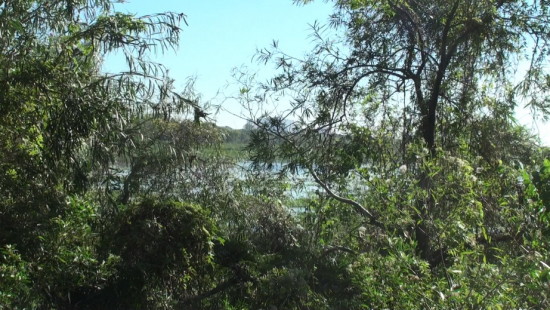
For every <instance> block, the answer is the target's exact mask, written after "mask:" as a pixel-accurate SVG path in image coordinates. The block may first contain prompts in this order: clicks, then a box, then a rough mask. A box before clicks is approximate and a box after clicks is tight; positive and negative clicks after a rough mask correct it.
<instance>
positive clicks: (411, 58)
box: [242, 0, 550, 308]
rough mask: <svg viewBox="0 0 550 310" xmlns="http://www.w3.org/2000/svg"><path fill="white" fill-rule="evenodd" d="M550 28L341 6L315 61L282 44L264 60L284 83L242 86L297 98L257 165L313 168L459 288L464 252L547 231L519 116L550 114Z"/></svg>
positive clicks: (376, 227) (529, 20) (379, 6)
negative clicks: (519, 110)
mask: <svg viewBox="0 0 550 310" xmlns="http://www.w3.org/2000/svg"><path fill="white" fill-rule="evenodd" d="M302 2H307V1H302ZM549 18H550V15H549V14H548V4H547V3H546V2H545V1H450V2H449V1H422V0H414V1H386V0H381V1H376V0H374V1H361V0H358V1H354V0H350V1H335V13H334V14H333V15H332V17H331V20H330V26H331V27H330V28H327V27H323V26H319V25H318V24H315V25H313V36H314V38H315V39H316V40H317V42H318V44H317V46H316V47H315V48H314V50H313V51H312V52H311V53H310V54H308V55H307V56H306V58H305V59H303V60H302V59H298V58H295V57H292V56H290V55H287V54H285V53H284V52H282V51H280V50H278V49H277V45H276V44H274V46H273V48H271V49H264V50H261V51H260V52H259V53H258V59H259V60H260V61H264V62H269V61H271V60H273V61H274V63H275V64H276V66H277V67H278V68H279V70H280V74H278V75H277V76H275V77H274V78H273V79H271V80H270V81H269V82H268V83H265V84H262V85H259V86H258V87H257V88H256V89H257V90H258V93H259V96H253V95H249V93H252V90H253V89H254V85H249V84H248V82H246V81H243V83H244V85H243V87H242V89H246V90H248V91H247V92H245V94H244V95H243V100H245V101H247V100H248V101H250V100H252V101H254V100H257V101H260V102H263V101H265V100H269V99H271V98H274V97H275V98H285V99H287V100H288V98H292V100H291V106H290V108H289V110H288V111H285V112H284V113H283V114H281V115H269V116H268V115H264V116H263V117H260V118H252V119H251V121H252V122H253V123H254V124H255V125H256V126H257V127H258V129H259V130H257V131H255V132H253V133H252V137H251V143H250V146H249V148H250V149H251V150H253V151H254V154H253V159H254V160H255V162H257V163H268V164H269V163H270V162H272V161H275V160H281V161H283V162H285V166H286V168H287V169H288V170H289V171H296V170H297V169H299V168H302V169H306V170H307V171H309V173H310V175H311V176H312V178H313V179H314V180H315V181H316V183H317V184H318V185H319V187H320V188H321V189H322V190H323V191H324V192H325V193H326V194H327V195H328V196H329V197H331V198H332V199H333V200H334V201H335V202H334V206H339V207H342V206H348V207H351V208H352V209H354V210H355V211H356V212H357V213H358V214H359V215H360V216H361V217H362V218H363V219H364V222H365V223H366V224H368V229H367V234H384V235H389V236H397V238H398V239H399V240H401V239H405V240H407V242H409V243H410V244H412V245H413V246H414V248H416V255H418V257H419V258H421V259H422V260H423V261H425V262H428V263H429V264H430V266H431V268H432V272H433V273H434V274H435V275H438V276H442V277H446V278H447V279H451V278H452V275H451V273H450V271H449V270H450V269H449V268H451V267H450V266H453V264H455V265H454V266H455V267H456V266H459V265H458V264H457V260H458V257H459V256H460V255H459V253H466V252H468V251H470V250H472V249H473V250H474V252H475V253H482V254H480V256H478V257H487V256H491V257H493V258H495V256H494V253H493V254H491V253H490V251H489V250H488V249H489V247H490V246H494V247H496V248H499V249H501V250H502V251H510V250H511V249H513V248H516V249H517V245H518V244H521V239H522V238H528V237H527V236H528V235H531V234H536V233H535V231H539V232H540V226H539V225H542V224H541V223H540V222H539V224H534V222H531V220H530V219H531V218H533V216H534V215H533V213H532V212H534V211H533V210H534V209H533V208H534V206H533V201H529V200H526V185H525V183H522V182H527V181H522V182H520V183H518V181H517V180H518V178H519V179H521V180H528V179H529V178H530V177H528V175H529V172H532V171H534V169H535V167H536V163H540V162H541V161H540V157H538V155H537V154H539V153H538V150H537V147H536V145H535V143H534V142H533V141H532V140H531V138H530V137H529V135H528V134H527V132H526V131H525V130H524V129H522V128H521V127H519V126H517V125H516V124H515V121H514V109H515V107H517V106H518V105H520V104H523V103H527V104H528V105H529V106H530V107H531V108H533V109H535V110H539V111H542V114H543V115H547V112H548V98H549V97H548V93H549V86H550V85H549V84H548V73H547V72H546V71H545V69H544V68H545V66H546V64H547V61H548V58H547V55H548V53H547V51H548V47H549V46H548V43H549V41H548V40H549V35H548V34H549V33H550V31H549V30H550V29H549V28H548V27H549V25H550V23H549ZM331 31H332V32H331ZM324 33H328V35H329V37H328V38H326V37H325V36H324ZM330 35H332V36H330ZM247 106H253V105H251V104H250V103H247ZM251 115H254V113H251ZM289 120H291V121H289ZM351 184H356V186H352V185H351ZM357 184H359V185H362V186H357ZM531 197H532V198H530V199H534V197H535V196H531ZM512 206H513V207H512ZM342 212H343V211H342ZM512 214H513V216H512ZM510 216H512V217H513V218H514V220H512V219H511V217H510ZM527 223H531V224H533V225H531V224H527ZM512 231H513V232H514V233H509V232H512ZM529 238H530V237H529ZM379 242H380V241H379ZM400 244H401V243H400ZM379 246H380V247H386V246H388V245H387V244H385V243H384V242H383V241H382V244H380V245H379ZM478 251H479V252H478ZM530 251H535V250H534V249H533V248H530V249H529V250H528V252H529V253H532V252H530ZM512 252H513V253H514V254H512V256H511V257H512V258H511V260H519V259H520V257H522V258H525V255H526V253H520V252H517V251H512ZM508 253H511V252H508ZM496 261H498V259H496V258H495V260H494V261H493V262H495V263H496ZM526 261H527V260H526ZM400 263H401V262H400ZM501 263H502V261H501ZM470 264H473V262H470ZM529 264H530V267H525V266H524V267H525V268H534V269H537V268H541V267H540V266H536V263H535V262H534V261H531V263H529ZM529 264H527V265H529ZM499 266H501V267H502V265H499ZM470 267H471V265H469V267H465V266H460V267H457V268H470ZM516 267H517V266H516ZM399 268H404V267H403V266H400V267H399ZM407 268H411V269H412V270H417V269H418V268H420V267H419V266H418V265H416V266H409V267H407ZM503 268H504V267H503ZM510 268H511V269H513V268H514V267H510ZM518 268H519V267H518ZM522 268H523V267H522ZM420 269H422V268H420ZM504 269H505V268H504ZM504 269H503V270H504ZM442 270H443V273H439V272H441V271H442ZM449 281H450V282H452V281H451V280H449ZM450 282H449V283H450ZM419 287H420V286H419ZM452 287H453V286H452V285H451V284H449V291H452V289H451V288H452ZM471 289H472V291H475V290H479V291H483V290H486V294H489V293H488V292H494V291H495V290H496V289H495V290H493V291H491V288H490V286H487V287H485V288H481V287H477V288H474V287H473V286H472V287H471ZM516 289H517V290H518V291H519V288H518V287H516ZM539 289H541V288H540V287H539ZM420 295H422V293H420V291H419V296H420ZM482 295H483V294H482ZM468 296H472V295H468ZM487 296H488V295H487ZM518 296H519V297H517V298H519V299H518V300H519V301H518V300H516V301H517V302H518V303H521V302H524V300H522V299H521V298H523V297H521V296H520V295H518ZM488 299H489V298H487V299H483V300H484V302H485V301H487V300H488ZM371 302H372V300H371ZM461 302H465V303H468V302H470V301H466V300H462V301H461ZM487 302H488V301H487ZM428 303H429V302H428ZM470 305H471V304H470ZM516 305H517V304H516ZM402 306H403V305H402ZM375 307H376V306H375ZM379 307H382V308H385V307H390V308H399V306H398V305H397V304H391V303H390V304H380V305H379Z"/></svg>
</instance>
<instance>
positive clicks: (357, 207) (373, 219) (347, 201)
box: [308, 167, 384, 228]
mask: <svg viewBox="0 0 550 310" xmlns="http://www.w3.org/2000/svg"><path fill="white" fill-rule="evenodd" d="M308 171H309V173H311V175H312V176H313V179H314V180H315V182H316V183H317V184H319V185H320V186H321V187H322V188H323V189H324V190H325V191H326V192H327V193H328V194H329V196H330V197H332V198H333V199H335V200H337V201H339V202H342V203H345V204H348V205H351V206H352V207H354V208H355V210H356V211H357V212H358V213H360V214H361V215H363V216H365V217H367V218H368V219H369V220H370V224H372V225H375V226H377V227H380V228H384V225H382V223H380V222H379V221H378V219H377V218H376V216H374V215H373V214H372V213H371V212H370V211H369V210H367V208H365V207H364V206H363V205H362V204H360V203H359V202H357V201H355V200H353V199H349V198H344V197H342V196H340V195H338V194H336V193H335V192H334V191H333V190H332V189H330V187H329V186H328V185H327V184H326V183H325V182H323V181H322V180H321V179H320V178H319V176H318V175H317V173H315V171H314V170H313V168H311V167H308Z"/></svg>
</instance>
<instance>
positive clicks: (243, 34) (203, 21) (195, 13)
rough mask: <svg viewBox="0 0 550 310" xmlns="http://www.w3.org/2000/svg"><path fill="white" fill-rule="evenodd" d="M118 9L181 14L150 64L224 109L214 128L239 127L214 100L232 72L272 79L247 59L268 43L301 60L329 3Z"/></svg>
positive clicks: (229, 106)
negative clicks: (168, 43) (175, 36)
mask: <svg viewBox="0 0 550 310" xmlns="http://www.w3.org/2000/svg"><path fill="white" fill-rule="evenodd" d="M117 9H118V10H119V11H122V12H128V13H133V14H136V15H146V14H152V13H158V12H165V11H173V12H177V13H184V14H186V16H187V22H188V24H189V25H188V26H185V25H183V31H182V34H181V41H180V47H179V49H178V50H177V51H176V52H168V53H166V54H165V55H156V56H155V58H154V60H155V61H158V62H161V63H163V64H164V65H165V66H166V67H167V68H169V70H170V76H171V77H172V78H174V79H175V80H176V84H175V85H176V87H180V88H181V87H183V85H184V83H185V81H186V80H187V79H188V78H189V77H192V76H194V77H196V79H197V80H196V84H195V86H196V90H197V91H198V92H199V93H201V94H202V100H203V102H207V101H210V102H211V103H212V104H220V103H222V102H223V104H222V108H223V109H222V110H221V111H220V113H219V114H217V115H215V116H213V117H214V119H215V120H216V123H217V124H218V125H219V126H230V127H233V128H242V127H243V126H244V124H245V120H243V119H241V118H239V117H235V116H234V115H232V114H237V115H239V114H242V113H241V107H240V106H239V104H237V103H236V102H233V101H231V100H225V101H223V99H224V98H223V96H220V95H218V96H217V92H218V91H225V93H226V94H227V95H230V94H231V92H232V91H233V92H234V91H236V90H235V89H233V90H231V89H225V87H226V85H227V84H228V83H230V82H231V81H232V78H231V71H232V69H233V68H235V67H241V66H243V65H244V66H247V67H248V68H249V69H250V70H251V71H258V70H261V73H262V76H266V77H268V76H271V75H272V73H273V72H274V70H273V67H272V65H271V66H270V65H269V64H268V66H267V67H266V66H264V65H260V64H258V63H257V62H255V61H253V60H252V58H253V56H254V54H255V51H256V49H261V48H264V47H268V46H269V45H270V44H271V42H272V41H273V40H277V41H278V42H279V46H280V47H281V49H282V50H284V51H285V52H287V53H288V54H291V55H294V56H298V57H299V56H302V55H303V54H304V53H306V52H307V51H308V50H309V49H310V47H311V39H310V38H309V35H310V34H311V27H310V26H309V25H310V24H312V23H314V22H315V21H319V22H320V23H321V24H323V23H326V22H327V20H328V17H329V15H330V13H331V12H332V4H331V3H326V2H325V1H322V0H317V1H313V3H310V4H308V5H305V6H297V5H294V4H293V2H292V0H233V1H228V0H208V1H205V0H180V1H174V0H153V1H151V0H129V1H126V2H125V3H123V4H120V5H117ZM117 62H119V63H117ZM120 62H123V60H122V59H118V60H117V58H116V57H114V58H112V59H108V60H107V62H106V67H107V68H106V69H107V70H108V71H111V70H110V68H109V67H111V69H115V70H116V69H117V68H116V67H117V66H119V65H121V64H120ZM518 110H519V111H518V114H517V118H518V120H519V121H520V123H522V124H524V125H525V126H527V127H528V128H530V129H531V130H532V131H533V132H534V133H535V134H539V135H540V136H541V139H542V140H543V143H544V144H546V145H550V124H549V123H546V124H543V123H542V122H534V121H533V119H532V117H531V116H530V114H529V113H528V112H527V111H525V110H524V111H521V109H518ZM228 111H229V112H231V113H229V112H228Z"/></svg>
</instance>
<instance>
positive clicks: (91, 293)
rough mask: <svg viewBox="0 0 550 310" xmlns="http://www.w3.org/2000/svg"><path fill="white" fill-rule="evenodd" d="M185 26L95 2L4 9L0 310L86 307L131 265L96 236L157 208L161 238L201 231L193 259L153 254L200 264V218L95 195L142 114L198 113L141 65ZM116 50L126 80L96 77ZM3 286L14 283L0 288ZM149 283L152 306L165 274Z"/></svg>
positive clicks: (21, 2)
mask: <svg viewBox="0 0 550 310" xmlns="http://www.w3.org/2000/svg"><path fill="white" fill-rule="evenodd" d="M184 18H185V16H184V15H183V14H176V13H171V12H168V13H162V14H156V15H149V16H143V17H135V16H133V15H129V14H122V13H119V12H116V11H115V10H114V7H113V4H112V3H111V2H110V1H103V0H97V1H96V0H94V1H84V0H66V1H32V0H31V1H27V0H17V1H7V2H3V3H2V4H0V50H1V53H0V66H1V68H2V69H1V72H0V112H1V117H0V135H2V139H1V141H0V195H1V197H2V202H0V222H1V223H2V224H1V225H0V251H1V252H2V256H1V257H0V269H1V270H2V275H0V283H2V284H1V285H0V303H1V304H2V306H5V307H8V308H28V307H31V308H78V307H81V306H83V305H84V304H87V303H91V302H90V301H91V300H93V299H94V298H95V297H97V296H99V295H101V294H99V293H98V292H100V291H101V290H102V289H105V287H107V286H108V283H112V281H114V280H113V279H114V278H116V277H117V276H119V275H120V274H121V272H122V271H124V270H127V269H125V268H124V267H123V266H124V265H125V264H127V265H126V266H130V265H131V264H130V263H129V262H128V260H129V258H128V257H126V258H125V257H124V256H125V254H121V253H120V252H116V251H115V250H113V249H109V248H107V250H105V248H104V247H103V243H108V242H106V241H105V240H111V241H112V242H114V243H116V242H119V241H120V240H114V241H113V240H112V239H116V236H114V237H112V239H109V236H106V235H105V234H104V233H106V232H109V231H118V230H117V229H118V228H120V227H116V225H119V224H120V223H118V224H117V223H116V221H113V218H116V217H115V215H116V214H119V213H122V215H119V216H121V217H123V216H124V215H126V213H125V212H123V211H124V210H126V209H125V208H129V209H131V210H134V211H135V212H138V213H139V211H136V210H139V208H138V207H135V206H134V205H138V206H142V205H146V206H150V205H153V206H158V207H155V208H157V209H158V210H160V211H159V212H160V215H158V214H153V215H151V216H153V217H155V219H157V218H158V217H160V216H164V218H162V219H160V222H161V223H163V224H165V225H166V226H170V227H169V228H166V229H168V230H169V231H168V232H167V233H166V234H165V235H166V236H167V238H172V237H173V238H176V239H177V238H180V239H181V238H184V239H185V237H186V236H185V231H182V234H180V235H178V234H176V233H175V232H174V231H177V230H178V229H179V228H178V227H176V226H177V223H180V222H181V221H186V222H189V223H190V222H192V221H193V220H194V219H196V220H197V223H198V224H197V225H198V226H197V227H198V228H197V229H199V230H200V229H201V228H200V227H203V228H204V227H206V228H205V230H204V231H203V230H200V232H199V235H200V233H201V232H206V233H205V234H204V235H200V236H199V237H200V238H198V239H196V240H197V242H198V243H199V244H200V246H197V248H200V247H201V246H202V245H204V246H205V247H204V248H200V249H199V250H198V252H196V253H193V252H192V249H191V250H190V248H186V246H185V245H183V246H182V244H181V243H178V244H174V247H172V248H170V247H168V248H163V245H159V247H160V248H163V249H168V252H167V253H166V254H167V255H172V254H174V253H175V252H178V253H181V252H179V251H181V250H188V251H189V255H192V256H193V255H195V254H197V255H195V256H194V257H196V258H197V259H199V260H201V259H202V260H203V262H205V261H207V260H208V257H207V256H208V255H207V254H205V252H208V249H209V248H208V244H209V241H208V240H207V239H208V236H207V234H208V232H207V230H209V229H210V228H209V227H210V226H209V225H210V224H209V222H208V221H207V220H206V219H205V217H204V215H203V213H202V211H200V210H199V209H200V208H199V207H196V206H187V205H181V204H179V203H173V202H170V203H164V202H163V201H165V199H163V198H159V199H158V200H159V201H160V202H158V203H151V202H143V203H141V204H140V202H139V201H132V202H130V201H129V199H126V201H125V202H127V204H124V205H123V204H117V203H116V202H115V203H106V200H104V199H102V198H101V195H99V194H98V193H99V192H100V191H99V188H105V185H106V184H108V182H107V181H108V180H109V179H110V178H112V175H113V173H112V170H113V169H111V168H113V166H116V165H117V162H116V160H117V159H119V158H121V157H124V156H127V154H129V153H131V152H132V150H133V149H135V143H134V140H135V141H136V142H137V140H138V139H139V137H140V136H141V135H140V134H139V133H138V131H139V130H141V128H137V129H136V127H132V126H131V125H130V124H135V123H134V122H133V121H134V120H136V119H139V118H143V117H144V115H150V116H151V117H156V118H160V119H170V118H171V117H172V115H173V114H174V113H176V112H185V111H186V110H189V109H193V108H196V107H198V106H197V104H196V103H194V102H192V101H191V100H189V99H187V98H184V97H182V95H181V94H176V93H175V92H174V91H173V90H172V88H171V80H170V79H169V78H168V77H166V72H165V70H164V68H163V67H162V66H161V65H159V64H156V63H153V62H150V61H149V60H148V55H149V54H150V53H151V52H155V51H160V52H162V51H165V50H167V49H170V48H174V47H175V46H177V43H178V38H179V32H180V30H181V29H180V26H179V25H180V23H181V22H182V21H184ZM117 51H119V52H121V53H122V54H123V55H124V56H125V58H126V62H127V67H128V68H127V70H126V71H123V72H116V73H104V72H102V70H101V65H102V61H103V60H104V58H105V57H106V56H107V55H109V54H111V53H115V52H117ZM159 122H160V121H159ZM152 123H155V122H152ZM166 126H167V127H168V126H170V125H166ZM172 126H175V125H173V123H172ZM159 127H162V126H161V125H159ZM182 127H185V126H184V125H182ZM189 128H190V127H189ZM132 129H133V130H134V131H132ZM128 131H131V133H132V135H131V137H130V138H128V135H127V134H128ZM160 131H162V130H160V129H159V132H160ZM182 134H185V133H182ZM180 139H182V138H181V137H180ZM144 144H145V142H144ZM157 145H162V142H160V143H158V144H157ZM144 148H145V147H144ZM161 149H162V151H167V150H169V147H165V148H161ZM148 151H149V150H148ZM182 152H183V151H182ZM182 152H180V153H179V155H181V153H182ZM106 191H108V189H107V190H106ZM107 196H112V193H107ZM130 205H131V206H130ZM132 206H133V207H132ZM144 208H145V207H144ZM152 208H153V207H152ZM157 209H156V210H157ZM134 211H128V212H129V213H131V212H134ZM144 212H145V211H144ZM145 213H146V214H147V215H149V214H150V213H147V212H145ZM130 217H131V216H130ZM120 225H122V224H120ZM201 225H202V226H201ZM174 227H176V228H174ZM180 228H181V227H180ZM121 229H122V228H121ZM130 230H131V229H130ZM197 236H198V235H197ZM123 237H124V238H127V236H123ZM187 237H190V235H189V236H187ZM203 237H204V238H203ZM124 238H123V239H124ZM153 239H154V238H153ZM124 240H125V239H124ZM115 241H116V242H115ZM133 241H135V240H133ZM131 243H132V242H128V244H131ZM199 252H201V254H199ZM203 254H204V255H203ZM125 260H126V261H125ZM166 262H167V263H166V264H165V267H166V270H164V271H166V272H170V271H172V267H171V266H173V262H170V261H169V260H167V261H166ZM180 267H183V268H187V267H184V266H180ZM178 268H179V267H178ZM121 270H122V271H121ZM189 270H190V269H189ZM189 270H184V271H182V269H181V268H180V269H179V271H181V272H183V273H185V272H187V271H189ZM4 271H9V272H4ZM174 272H175V273H176V274H178V275H179V276H181V277H183V275H182V273H181V272H180V273H178V272H176V271H175V269H174ZM10 275H14V278H13V279H14V280H13V281H11V280H10V281H7V277H10ZM150 276H151V278H149V280H150V283H147V285H149V286H146V288H150V291H149V293H151V294H150V295H149V296H152V295H154V294H153V293H154V292H156V291H155V290H157V289H159V285H157V284H158V283H157V284H155V283H153V282H155V281H160V279H161V278H166V274H164V273H156V274H155V273H153V274H151V275H150ZM171 280H174V279H171ZM174 281H177V280H174ZM4 283H7V284H6V285H5V284H4ZM159 290H160V291H162V289H159ZM179 293H180V292H178V294H179ZM139 294H142V291H140V292H139ZM159 294H160V293H159ZM92 304H93V303H92Z"/></svg>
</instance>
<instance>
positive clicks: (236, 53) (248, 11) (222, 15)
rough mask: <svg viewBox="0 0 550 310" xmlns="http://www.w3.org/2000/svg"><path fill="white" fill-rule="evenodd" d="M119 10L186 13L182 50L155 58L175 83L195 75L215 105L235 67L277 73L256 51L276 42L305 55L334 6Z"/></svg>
mask: <svg viewBox="0 0 550 310" xmlns="http://www.w3.org/2000/svg"><path fill="white" fill-rule="evenodd" d="M117 10H119V11H122V12H125V13H132V14H136V15H138V16H139V15H146V14H152V13H158V12H165V11H172V12H177V13H184V14H185V15H186V16H187V18H186V19H187V22H188V24H189V25H188V26H185V25H183V31H182V33H181V39H180V47H179V49H178V51H177V52H175V53H173V52H168V53H166V54H164V55H156V56H155V59H154V60H155V61H158V62H161V63H162V64H164V65H165V66H166V67H167V68H168V69H169V72H170V76H171V77H172V78H174V79H175V80H176V83H175V85H176V87H182V86H183V84H184V83H185V80H186V79H187V78H188V77H191V76H194V77H196V79H197V81H196V84H195V85H196V90H197V91H198V92H199V93H201V94H202V99H203V101H211V102H212V103H213V104H217V103H220V102H221V101H222V99H223V98H222V97H223V96H217V97H216V94H217V92H218V90H223V89H224V87H225V86H226V85H227V84H228V82H231V81H232V78H231V71H232V69H233V68H235V67H241V66H243V65H244V66H247V67H248V68H249V69H250V70H252V71H257V70H262V71H263V74H265V76H269V75H270V74H269V73H270V72H273V70H272V69H273V68H272V67H273V66H270V65H269V64H268V66H267V67H266V66H264V65H260V64H258V63H257V62H256V61H253V60H252V58H253V56H254V54H255V51H256V49H261V48H265V47H268V46H269V45H270V44H271V43H272V42H273V40H278V42H279V46H280V47H281V48H282V49H283V50H284V51H286V52H288V53H289V54H292V55H296V56H302V55H303V54H304V53H306V52H307V51H308V49H309V48H308V46H311V39H310V38H309V36H310V34H311V27H310V26H309V25H310V24H312V23H314V22H315V21H316V20H317V21H319V22H321V23H325V22H326V21H327V20H328V17H329V14H330V13H331V12H332V4H330V3H326V2H325V1H314V2H313V3H311V4H308V5H305V6H304V5H302V6H298V5H294V4H293V2H292V0H234V1H228V0H208V1H204V0H183V1H181V0H180V1H173V0H154V1H146V0H133V1H126V2H125V3H123V4H120V5H117ZM116 62H123V59H122V58H120V59H118V58H116V57H115V58H113V59H108V60H107V62H106V67H107V68H106V69H107V70H108V71H111V70H113V69H117V68H116V67H117V66H118V65H119V64H117V63H116ZM120 65H121V64H120ZM226 93H227V91H226ZM223 108H224V109H225V110H229V111H231V112H232V113H233V114H240V110H241V107H240V106H239V105H238V104H237V103H236V102H232V101H231V100H226V101H224V103H223ZM214 118H215V119H216V122H217V124H218V125H220V126H230V127H234V128H242V127H243V126H244V124H245V120H243V119H240V118H238V117H235V116H232V115H231V114H230V113H227V112H224V111H221V112H220V113H219V114H218V115H217V116H214Z"/></svg>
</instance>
